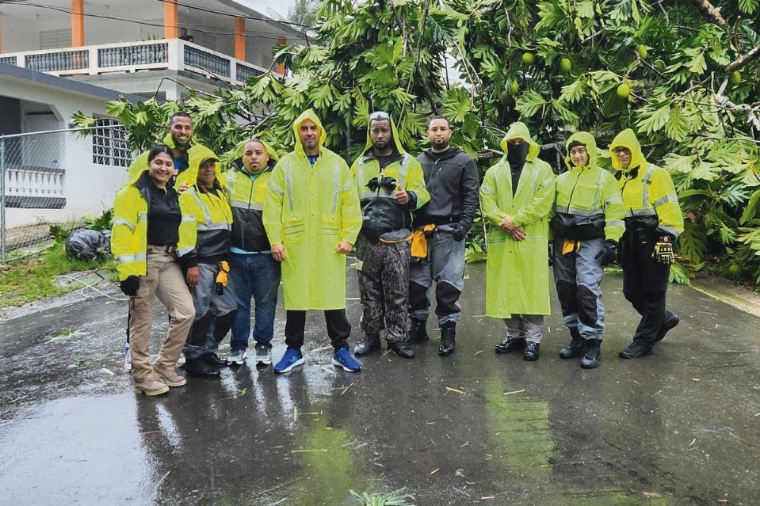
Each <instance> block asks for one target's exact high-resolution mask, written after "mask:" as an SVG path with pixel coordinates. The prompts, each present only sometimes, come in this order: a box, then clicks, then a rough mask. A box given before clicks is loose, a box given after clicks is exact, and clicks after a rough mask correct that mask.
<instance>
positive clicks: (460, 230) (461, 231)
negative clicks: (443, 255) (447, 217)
mask: <svg viewBox="0 0 760 506" xmlns="http://www.w3.org/2000/svg"><path fill="white" fill-rule="evenodd" d="M466 235H467V229H466V228H464V225H462V224H461V223H455V224H453V225H451V237H453V238H454V240H455V241H461V240H463V239H464V238H465V236H466Z"/></svg>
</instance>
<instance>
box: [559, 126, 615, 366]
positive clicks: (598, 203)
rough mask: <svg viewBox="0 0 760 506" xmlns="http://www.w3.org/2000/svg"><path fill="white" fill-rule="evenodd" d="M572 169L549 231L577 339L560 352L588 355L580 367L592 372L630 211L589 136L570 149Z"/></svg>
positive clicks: (571, 142) (574, 138) (562, 182)
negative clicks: (610, 276) (608, 279)
mask: <svg viewBox="0 0 760 506" xmlns="http://www.w3.org/2000/svg"><path fill="white" fill-rule="evenodd" d="M565 147H566V149H567V150H568V156H567V157H566V158H565V163H566V164H567V166H568V168H569V169H570V170H568V171H567V172H565V173H564V174H561V175H560V176H559V177H558V178H557V198H556V201H555V206H554V212H555V214H554V217H553V218H552V219H551V222H550V227H551V229H552V232H554V282H555V283H556V285H557V296H558V297H559V302H560V306H561V307H562V316H563V317H564V320H565V325H567V328H568V329H570V335H571V336H572V340H571V342H570V344H569V345H568V346H567V347H565V348H563V349H562V351H560V353H559V357H560V358H564V359H568V358H575V357H578V356H580V355H584V356H583V358H582V359H581V367H583V368H584V369H593V368H594V367H598V366H599V360H600V358H601V350H600V347H601V344H602V332H603V331H604V304H603V303H602V291H601V289H600V286H599V285H600V283H601V281H602V275H603V274H604V267H605V266H607V265H609V264H611V263H612V262H613V261H614V260H615V254H616V253H615V252H616V248H617V242H618V240H619V239H620V237H621V236H622V235H623V230H624V229H625V223H624V222H623V218H624V217H625V208H624V207H623V201H622V200H621V198H620V191H619V190H618V185H617V182H616V181H615V178H614V177H613V176H612V174H611V173H609V172H607V171H606V170H603V169H602V168H600V167H599V166H597V164H596V158H597V153H596V141H595V140H594V137H593V136H592V135H591V134H590V133H588V132H578V133H575V134H573V135H571V136H570V138H569V139H568V140H567V142H566V144H565Z"/></svg>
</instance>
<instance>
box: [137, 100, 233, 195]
mask: <svg viewBox="0 0 760 506" xmlns="http://www.w3.org/2000/svg"><path fill="white" fill-rule="evenodd" d="M167 129H168V130H169V131H168V132H167V134H166V136H165V137H164V140H163V141H162V144H165V145H167V146H169V147H170V148H171V150H172V158H173V159H174V178H172V182H173V185H174V187H175V188H177V190H178V191H180V192H181V191H182V189H184V188H189V187H191V186H193V185H194V184H195V181H196V179H197V177H198V168H199V167H200V164H201V160H205V159H207V158H216V155H215V154H214V152H213V151H211V150H210V149H208V148H207V147H206V146H203V145H202V144H196V143H193V142H192V141H193V133H194V132H195V130H194V128H193V119H192V118H191V117H190V115H189V114H188V113H186V112H184V111H179V112H175V113H174V114H173V115H172V117H171V118H170V119H169V126H168V128H167ZM146 168H148V151H145V152H144V153H142V154H140V155H139V156H138V157H137V158H135V159H134V161H133V162H132V164H131V165H130V166H129V173H128V175H127V184H129V183H134V182H135V181H137V178H139V177H140V174H142V172H143V171H144V170H145V169H146ZM216 175H217V178H219V177H220V175H221V171H220V169H219V163H218V162H217V163H216Z"/></svg>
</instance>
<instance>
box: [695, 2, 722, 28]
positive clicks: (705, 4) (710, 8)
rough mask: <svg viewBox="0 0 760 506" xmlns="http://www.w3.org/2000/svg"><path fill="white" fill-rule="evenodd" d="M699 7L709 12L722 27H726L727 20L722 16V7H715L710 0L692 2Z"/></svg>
mask: <svg viewBox="0 0 760 506" xmlns="http://www.w3.org/2000/svg"><path fill="white" fill-rule="evenodd" d="M692 3H694V4H695V5H696V6H697V7H699V8H701V9H702V10H704V11H707V13H708V14H710V16H712V17H713V19H715V21H716V22H717V23H718V24H719V25H720V26H726V20H725V19H723V16H721V15H720V7H715V6H714V5H713V4H711V3H710V2H709V0H692Z"/></svg>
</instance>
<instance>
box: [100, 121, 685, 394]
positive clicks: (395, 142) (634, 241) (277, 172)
mask: <svg viewBox="0 0 760 506" xmlns="http://www.w3.org/2000/svg"><path fill="white" fill-rule="evenodd" d="M293 131H294V134H295V137H296V139H297V142H296V145H295V149H294V150H293V151H292V152H290V153H288V154H286V155H284V156H282V157H280V156H279V155H278V153H277V152H276V151H275V150H274V149H273V148H272V146H270V145H268V144H267V143H266V142H264V141H262V140H260V139H256V138H252V139H250V140H248V141H246V142H245V143H243V144H242V145H241V146H240V148H239V150H238V153H236V154H237V155H238V156H237V157H236V159H235V160H234V161H233V162H232V163H231V167H230V168H229V169H228V170H227V171H226V172H224V173H222V172H221V170H220V163H219V160H218V159H217V157H216V155H215V154H214V153H213V152H212V151H211V150H209V149H207V148H206V147H204V146H202V145H200V144H198V143H193V142H192V136H193V124H192V119H191V118H190V116H189V115H188V114H187V113H184V112H179V113H176V114H174V115H173V116H172V118H171V120H170V125H169V132H168V133H167V135H166V137H165V138H164V144H161V145H157V146H154V147H153V148H152V149H150V150H149V151H147V152H146V153H143V154H142V155H140V156H139V157H137V158H136V159H135V161H134V162H133V164H132V165H131V166H130V171H129V178H128V183H127V184H125V185H124V187H123V188H122V189H121V190H120V191H119V192H118V193H117V195H116V199H115V202H114V226H113V235H112V250H113V253H114V256H115V257H116V261H117V266H118V272H119V279H120V286H121V289H122V291H123V292H124V293H125V294H126V295H127V296H129V298H130V300H129V324H128V339H129V342H130V354H131V358H132V375H133V378H134V384H135V391H136V392H138V393H144V394H146V395H149V396H153V395H160V394H163V393H166V392H167V391H168V390H169V388H170V387H178V386H183V385H185V384H186V380H185V378H184V376H182V375H180V374H179V373H178V372H177V359H178V358H179V356H180V354H181V353H183V352H184V355H185V357H186V365H185V369H186V373H187V374H188V375H193V376H201V377H218V376H219V368H220V367H222V366H224V365H242V364H244V363H245V361H246V358H247V348H248V343H249V338H250V335H251V333H252V335H253V339H254V341H255V346H254V349H255V361H256V365H257V366H263V367H266V366H268V365H270V364H272V353H271V348H272V339H273V336H274V321H275V310H276V306H277V296H278V288H279V286H280V284H282V287H283V295H284V305H285V309H286V323H285V332H284V334H285V343H286V346H287V349H286V351H285V353H284V355H283V356H282V357H281V359H280V360H279V361H278V362H277V363H276V364H275V365H274V371H275V372H276V373H287V372H289V371H291V370H293V369H294V368H296V367H298V366H301V365H303V364H304V363H305V358H304V355H303V353H302V347H303V344H304V333H305V326H306V312H307V311H309V310H322V311H324V314H325V321H326V326H327V334H328V336H329V338H330V341H331V344H332V346H333V348H334V354H333V359H332V363H333V364H334V365H335V366H337V367H341V368H342V369H343V370H345V371H349V372H358V371H360V370H361V367H362V366H361V363H360V362H359V361H358V360H357V359H356V358H355V356H358V357H361V356H365V355H368V354H370V353H372V352H373V351H375V350H378V349H379V348H380V347H381V335H382V337H384V338H385V340H386V343H387V348H388V350H389V351H391V352H393V353H395V354H396V355H398V356H399V357H403V358H407V359H412V358H414V356H415V353H414V350H413V348H412V345H414V344H415V343H422V342H425V341H428V340H429V336H428V333H427V319H428V314H429V308H430V306H431V305H432V300H431V299H432V294H431V291H432V285H433V282H435V284H436V286H435V291H434V293H435V300H436V315H437V317H438V327H439V328H440V344H439V346H438V354H439V355H440V356H442V357H445V356H449V355H451V354H452V353H454V351H455V348H456V326H457V323H458V321H459V318H460V313H461V307H460V304H459V297H460V295H461V293H462V289H463V281H464V264H465V261H464V253H465V237H466V235H467V234H468V232H469V230H470V229H471V227H472V224H473V221H474V219H475V217H476V214H477V211H478V207H479V205H480V204H482V214H483V218H484V219H485V220H488V221H489V222H490V224H491V227H490V231H489V232H488V237H487V242H488V263H487V267H486V315H487V316H490V317H493V318H499V319H502V320H503V321H504V322H505V324H506V337H505V339H504V340H503V341H501V342H500V343H499V344H497V345H496V347H495V351H496V353H499V354H501V353H510V352H513V351H517V350H520V351H523V356H524V358H525V360H537V359H538V358H539V347H540V342H541V339H542V334H543V318H544V316H546V315H549V314H550V313H551V308H550V291H549V290H550V274H549V265H548V264H550V265H553V270H554V279H555V283H556V289H557V294H558V296H559V300H560V304H561V308H562V315H563V317H564V321H565V324H566V325H567V327H568V329H569V331H570V335H571V341H570V344H569V345H568V346H567V347H566V348H564V349H562V351H561V352H560V357H561V358H565V359H569V358H575V357H579V356H582V359H581V367H584V368H594V367H597V366H598V365H599V360H600V345H601V342H602V335H603V331H604V305H603V303H602V300H601V291H600V282H601V279H602V274H603V269H604V266H606V265H608V264H610V263H612V262H613V261H615V260H616V259H617V260H619V262H620V264H621V265H622V267H623V272H624V280H623V285H624V286H623V292H624V294H625V297H626V298H627V299H628V300H629V301H630V302H631V303H632V305H633V307H634V308H635V309H636V310H637V311H638V312H639V313H640V314H641V322H640V324H639V326H638V328H637V329H636V332H635V334H634V336H633V341H632V342H631V344H630V345H629V346H628V347H627V348H625V349H624V350H622V351H621V352H620V356H621V357H623V358H638V357H642V356H646V355H649V354H651V353H652V349H653V346H654V345H655V343H657V342H658V341H660V340H661V339H662V338H663V337H664V336H665V334H666V333H667V332H668V331H669V330H670V329H672V328H673V327H675V326H676V325H677V324H678V317H677V316H676V315H674V314H672V313H670V312H669V311H667V310H666V309H665V292H666V288H667V281H668V273H669V264H670V263H671V262H672V260H673V245H674V243H675V240H676V239H677V237H678V234H679V233H680V232H681V231H682V230H683V218H682V214H681V211H680V208H679V206H678V199H677V196H676V194H675V190H674V187H673V183H672V181H671V179H670V176H669V174H668V172H667V171H665V170H664V169H661V168H659V167H656V166H655V165H653V164H650V163H649V162H647V161H646V160H645V158H644V156H643V154H642V151H641V147H640V145H639V143H638V140H637V139H636V136H635V134H634V133H633V131H631V130H625V131H623V132H621V133H620V134H619V135H618V136H617V137H615V139H614V140H613V142H612V144H611V145H610V150H611V153H612V162H613V167H614V168H615V169H616V176H613V174H612V173H611V172H609V171H607V170H605V169H602V168H601V167H599V165H598V164H597V147H596V142H595V140H594V137H593V136H592V135H591V134H589V133H586V132H578V133H576V134H573V135H572V136H571V137H570V138H569V139H568V140H567V143H566V148H567V152H568V155H567V158H566V159H565V162H566V164H567V166H568V170H567V171H566V172H564V173H562V174H561V175H560V176H558V177H557V176H555V174H554V172H553V171H552V169H551V167H550V166H549V165H548V164H547V163H546V162H543V161H542V160H540V159H539V158H538V155H539V152H540V146H539V145H538V144H537V143H536V142H535V141H534V140H533V139H532V137H531V135H530V133H529V131H528V128H527V127H526V126H525V125H524V124H523V123H520V122H516V123H514V124H513V125H512V126H511V128H510V129H509V131H508V132H507V134H506V136H505V138H504V140H503V141H502V143H501V147H502V149H503V150H504V156H503V157H502V159H501V160H500V161H499V162H498V163H497V164H495V165H494V166H492V167H491V168H490V169H488V171H487V173H486V174H485V178H484V180H483V183H482V186H481V185H480V183H479V179H480V178H479V174H478V169H477V166H476V164H475V162H474V160H473V159H472V158H471V157H470V156H468V155H467V154H466V153H465V152H464V151H462V150H460V149H458V148H456V147H454V146H451V145H450V141H451V135H452V129H451V126H450V124H449V122H448V120H447V119H446V118H444V117H441V116H436V117H434V118H433V119H431V120H430V122H429V124H428V131H427V134H428V140H429V142H430V149H428V150H426V151H424V152H423V153H422V154H421V155H420V156H419V157H417V158H415V157H413V156H412V155H410V154H409V153H408V152H407V151H406V150H405V148H404V146H403V145H402V142H401V139H400V137H399V134H398V131H397V129H396V125H395V124H394V122H393V119H392V118H391V117H390V115H388V114H387V113H385V112H375V113H372V114H371V115H370V117H369V122H368V128H367V143H366V146H365V148H364V150H363V152H362V153H361V155H360V156H359V157H358V158H357V159H356V161H355V162H354V163H353V166H352V167H350V168H349V167H348V165H347V164H346V162H345V161H344V160H343V159H342V158H341V157H340V156H339V155H337V154H336V153H334V152H332V151H330V150H329V149H327V148H325V147H324V145H323V144H324V140H325V137H326V134H325V131H324V128H323V127H322V124H321V122H320V120H319V118H318V117H317V116H316V115H315V114H314V112H313V111H311V110H307V111H305V112H304V113H303V114H301V116H299V117H298V118H297V119H296V120H295V122H294V124H293ZM616 177H617V180H616ZM547 247H548V249H549V261H548V262H547V257H546V252H547ZM351 252H354V253H355V255H356V258H357V262H356V268H357V272H358V282H359V292H360V296H361V303H362V308H363V313H362V319H361V330H362V334H363V335H362V338H361V340H360V341H359V343H358V344H357V345H356V347H355V348H354V350H353V351H354V354H353V355H352V354H351V352H350V350H349V347H348V338H349V336H350V333H351V324H350V323H349V321H348V319H347V317H346V260H345V256H346V255H348V254H349V253H351ZM155 298H158V299H159V300H160V301H161V302H162V303H163V304H164V306H166V308H167V311H168V313H169V330H168V334H167V337H166V339H165V341H164V343H163V345H162V347H161V349H160V351H159V353H158V357H157V358H156V360H155V362H154V363H153V365H152V366H151V364H150V363H149V351H148V342H149V338H150V331H151V324H152V314H153V312H152V305H153V300H154V299H155ZM251 300H253V306H254V318H253V321H254V325H253V329H251V307H252V304H251ZM251 330H252V332H251ZM230 331H231V337H230V354H229V356H228V357H227V359H226V360H222V359H220V358H219V356H218V354H217V351H218V346H219V343H220V342H221V340H222V339H223V338H224V336H225V335H227V333H228V332H230ZM354 355H355V356H354Z"/></svg>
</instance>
